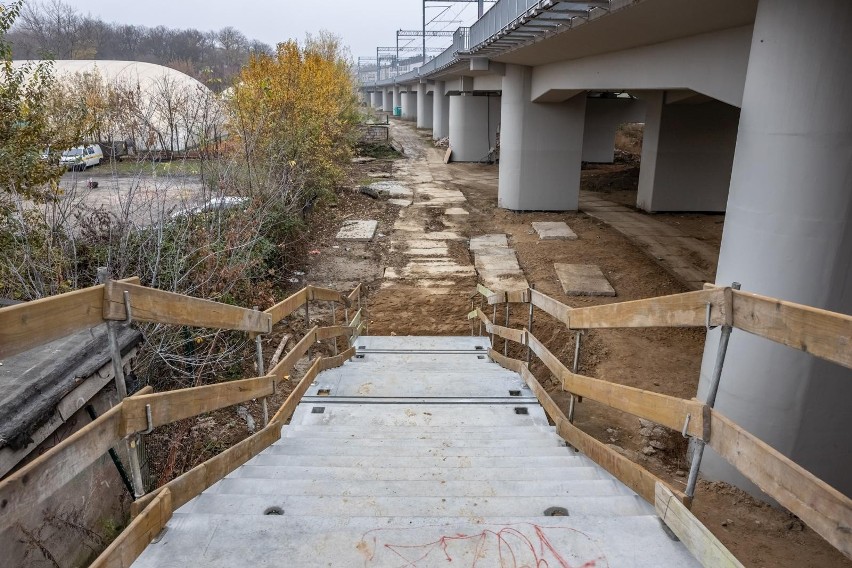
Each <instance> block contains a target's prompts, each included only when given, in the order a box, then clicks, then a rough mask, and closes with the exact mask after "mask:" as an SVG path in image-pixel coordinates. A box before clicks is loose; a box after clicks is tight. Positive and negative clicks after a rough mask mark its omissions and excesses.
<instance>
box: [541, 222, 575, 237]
mask: <svg viewBox="0 0 852 568" xmlns="http://www.w3.org/2000/svg"><path fill="white" fill-rule="evenodd" d="M532 228H533V229H534V230H535V232H536V233H538V238H539V239H541V240H542V241H547V240H563V241H573V240H576V239H577V234H576V233H574V231H572V230H571V227H569V226H568V224H567V223H565V222H564V221H533V224H532Z"/></svg>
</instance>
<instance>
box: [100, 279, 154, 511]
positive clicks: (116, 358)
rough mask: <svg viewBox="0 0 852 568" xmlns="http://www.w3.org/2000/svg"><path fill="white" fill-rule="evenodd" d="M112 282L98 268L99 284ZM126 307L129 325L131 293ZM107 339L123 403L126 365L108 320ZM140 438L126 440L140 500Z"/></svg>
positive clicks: (114, 323) (135, 491) (114, 328)
mask: <svg viewBox="0 0 852 568" xmlns="http://www.w3.org/2000/svg"><path fill="white" fill-rule="evenodd" d="M109 280H110V278H109V273H108V271H107V267H105V266H101V267H99V268H98V283H99V284H104V285H106V284H107V282H108V281H109ZM124 306H125V310H126V312H127V317H126V320H125V321H126V322H127V323H128V324H129V323H130V321H131V319H132V317H133V314H132V312H131V309H130V293H129V292H127V291H125V292H124ZM106 325H107V339H108V340H109V351H110V356H111V358H112V370H113V373H114V374H115V390H116V392H117V393H118V400H119V402H121V401H122V400H124V399H125V398H127V382H126V381H125V378H124V363H123V362H122V360H121V345H119V343H118V329H117V328H118V322H117V321H115V320H108V321H107V322H106ZM140 442H141V440H140V436H139V434H133V435H131V436H129V437H127V438H125V440H124V447H125V449H126V450H127V459H128V461H129V462H130V479H131V481H132V482H133V497H134V499H138V498H139V497H142V496H143V495H145V483H144V482H143V481H142V466H141V464H140V460H139V452H140Z"/></svg>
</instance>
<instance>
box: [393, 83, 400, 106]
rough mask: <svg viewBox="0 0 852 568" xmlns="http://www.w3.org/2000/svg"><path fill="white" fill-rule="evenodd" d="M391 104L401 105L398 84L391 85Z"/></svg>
mask: <svg viewBox="0 0 852 568" xmlns="http://www.w3.org/2000/svg"><path fill="white" fill-rule="evenodd" d="M393 106H394V108H395V107H400V108H401V107H402V99H401V98H400V92H399V85H394V86H393Z"/></svg>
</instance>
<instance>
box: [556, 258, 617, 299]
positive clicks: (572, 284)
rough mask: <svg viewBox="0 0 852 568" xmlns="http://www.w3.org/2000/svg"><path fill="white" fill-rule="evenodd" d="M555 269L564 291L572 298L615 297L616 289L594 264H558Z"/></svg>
mask: <svg viewBox="0 0 852 568" xmlns="http://www.w3.org/2000/svg"><path fill="white" fill-rule="evenodd" d="M553 267H554V268H555V269H556V277H557V278H559V282H560V283H561V284H562V290H563V291H564V292H565V293H566V294H568V295H570V296H615V289H614V288H613V287H612V285H610V283H609V280H607V279H606V276H604V274H603V272H601V269H600V268H598V267H597V266H596V265H594V264H567V263H561V262H557V263H555V264H554V265H553Z"/></svg>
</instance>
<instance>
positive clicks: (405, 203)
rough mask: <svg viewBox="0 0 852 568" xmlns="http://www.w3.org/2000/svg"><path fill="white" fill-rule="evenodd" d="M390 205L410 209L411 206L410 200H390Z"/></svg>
mask: <svg viewBox="0 0 852 568" xmlns="http://www.w3.org/2000/svg"><path fill="white" fill-rule="evenodd" d="M388 203H390V204H391V205H398V206H400V207H408V206H409V205H411V200H410V199H388Z"/></svg>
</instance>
